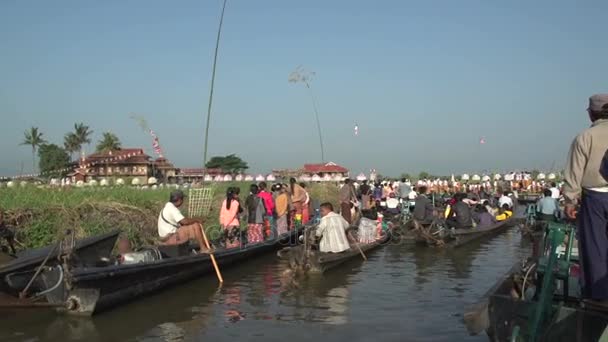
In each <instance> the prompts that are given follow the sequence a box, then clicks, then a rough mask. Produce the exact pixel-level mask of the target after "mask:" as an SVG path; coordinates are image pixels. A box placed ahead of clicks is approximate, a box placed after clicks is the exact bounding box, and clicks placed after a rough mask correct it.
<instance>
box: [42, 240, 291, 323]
mask: <svg viewBox="0 0 608 342" xmlns="http://www.w3.org/2000/svg"><path fill="white" fill-rule="evenodd" d="M296 235H297V233H296V232H292V233H290V234H289V235H288V236H286V237H283V238H282V239H279V240H275V241H267V242H264V243H260V244H255V245H251V246H246V247H243V248H234V249H226V250H221V251H217V252H216V253H214V255H215V259H216V261H217V263H218V265H219V267H220V269H221V270H223V269H226V268H228V267H230V266H231V265H233V264H235V263H238V262H241V261H246V260H248V259H251V258H253V257H255V256H258V255H261V254H264V253H268V252H272V251H275V250H276V249H278V248H280V247H281V246H285V245H286V244H288V243H289V242H290V241H293V240H294V237H295V236H296ZM214 272H215V271H214V267H213V264H212V262H211V258H210V257H209V255H206V254H200V255H191V256H181V257H174V258H166V259H162V260H158V261H154V262H148V263H140V264H133V265H118V266H108V267H93V268H77V269H73V270H72V271H71V280H70V289H69V290H68V289H67V286H65V285H66V284H64V286H62V287H61V288H59V289H57V290H56V291H54V292H53V293H50V294H48V295H47V300H48V301H49V302H51V303H62V302H65V303H66V307H67V309H65V310H64V311H66V312H67V313H69V314H76V315H93V314H95V313H98V312H101V311H104V310H108V309H111V308H113V307H116V306H119V305H122V304H124V303H126V302H128V301H130V300H133V299H135V298H139V297H142V296H144V295H147V294H150V293H153V292H157V291H160V290H162V289H165V288H168V287H171V286H174V285H178V284H182V283H184V282H186V281H189V280H192V279H195V278H199V277H201V276H205V275H208V274H211V273H214ZM209 281H216V280H215V277H209Z"/></svg>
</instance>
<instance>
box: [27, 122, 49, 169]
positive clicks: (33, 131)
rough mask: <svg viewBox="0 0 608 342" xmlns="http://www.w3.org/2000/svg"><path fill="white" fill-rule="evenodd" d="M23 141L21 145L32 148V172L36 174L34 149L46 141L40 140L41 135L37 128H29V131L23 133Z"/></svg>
mask: <svg viewBox="0 0 608 342" xmlns="http://www.w3.org/2000/svg"><path fill="white" fill-rule="evenodd" d="M23 135H24V139H23V142H22V143H21V145H30V146H32V172H34V173H35V172H36V149H37V148H38V147H40V145H42V144H44V143H46V140H44V139H43V138H42V133H41V132H39V131H38V127H33V126H32V127H30V130H29V131H25V132H24V133H23Z"/></svg>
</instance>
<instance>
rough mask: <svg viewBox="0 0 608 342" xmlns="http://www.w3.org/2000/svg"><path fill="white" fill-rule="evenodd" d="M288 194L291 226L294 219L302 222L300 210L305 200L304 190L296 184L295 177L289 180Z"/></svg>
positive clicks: (293, 223)
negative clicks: (290, 205)
mask: <svg viewBox="0 0 608 342" xmlns="http://www.w3.org/2000/svg"><path fill="white" fill-rule="evenodd" d="M289 186H290V195H291V204H292V208H291V220H292V224H291V226H292V227H293V226H294V225H295V222H296V221H300V223H301V222H302V210H303V208H304V202H306V190H304V188H302V187H301V186H300V184H298V182H297V181H296V179H295V178H291V179H290V180H289Z"/></svg>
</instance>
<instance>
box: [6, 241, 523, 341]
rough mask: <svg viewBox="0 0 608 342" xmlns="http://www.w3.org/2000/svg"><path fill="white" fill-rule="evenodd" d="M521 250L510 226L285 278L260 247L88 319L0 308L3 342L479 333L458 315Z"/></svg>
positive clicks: (388, 249) (394, 248) (456, 337)
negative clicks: (476, 238)
mask: <svg viewBox="0 0 608 342" xmlns="http://www.w3.org/2000/svg"><path fill="white" fill-rule="evenodd" d="M526 254H527V248H526V247H522V245H521V242H520V237H519V233H518V232H517V231H516V230H511V231H508V232H506V233H503V234H502V235H499V236H497V237H495V238H493V239H490V240H486V241H483V242H480V243H471V244H470V245H468V246H464V247H463V248H461V249H455V250H439V249H429V248H422V247H416V246H413V245H411V244H408V243H402V244H400V245H394V244H393V245H389V246H385V247H382V248H380V249H378V250H376V251H374V252H371V253H370V254H369V255H368V257H369V260H368V261H367V262H363V261H361V260H353V261H352V262H349V263H347V264H345V265H343V266H342V267H340V268H337V269H335V270H332V271H329V272H328V273H327V274H325V275H323V276H315V277H309V278H307V279H300V280H298V284H297V286H287V287H286V286H285V285H284V282H282V281H281V279H282V277H281V273H282V271H283V270H284V269H285V265H283V264H281V262H279V261H277V260H276V257H274V256H273V255H268V256H265V257H262V258H260V259H256V260H254V261H251V262H247V263H243V265H241V266H239V267H236V268H232V269H229V270H226V271H225V272H224V278H225V284H224V286H223V287H222V288H220V289H218V288H217V283H216V281H215V279H214V278H213V277H212V276H209V277H207V278H206V279H202V280H198V281H194V282H190V283H187V284H184V285H183V286H180V287H177V288H172V289H169V290H167V291H164V292H161V293H159V294H157V295H155V296H152V297H149V298H146V299H142V300H139V301H135V302H133V303H131V304H129V305H126V306H124V307H122V308H118V309H116V310H113V311H110V312H106V313H103V314H101V315H98V316H96V317H94V318H92V319H90V318H83V319H79V318H74V317H63V316H55V315H54V314H53V313H52V312H44V313H40V312H37V313H33V312H25V311H21V312H5V311H0V315H1V317H2V319H1V321H0V322H1V323H0V340H2V341H63V340H81V339H82V340H84V339H86V340H88V341H197V340H212V341H228V340H245V339H246V340H248V341H283V342H284V341H304V340H311V339H319V340H320V341H321V340H322V341H349V342H351V341H372V340H375V341H485V340H487V338H486V337H485V336H468V335H467V332H466V329H465V328H464V324H463V323H462V314H463V312H464V310H465V308H466V307H467V306H469V305H471V304H472V303H474V302H475V301H477V300H478V299H479V298H480V297H481V296H482V295H483V294H484V293H485V292H486V291H487V289H488V288H490V287H491V286H492V285H493V284H494V282H495V281H496V280H497V279H498V278H499V277H500V276H501V275H502V274H504V273H505V272H506V271H507V270H508V269H509V268H510V267H511V266H512V265H513V263H514V262H516V261H518V260H520V259H521V258H523V257H524V256H526Z"/></svg>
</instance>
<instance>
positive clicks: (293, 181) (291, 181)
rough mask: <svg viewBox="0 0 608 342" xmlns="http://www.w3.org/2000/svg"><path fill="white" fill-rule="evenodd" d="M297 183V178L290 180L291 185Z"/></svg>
mask: <svg viewBox="0 0 608 342" xmlns="http://www.w3.org/2000/svg"><path fill="white" fill-rule="evenodd" d="M296 183H297V181H296V179H295V178H293V177H292V178H290V179H289V184H296Z"/></svg>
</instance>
